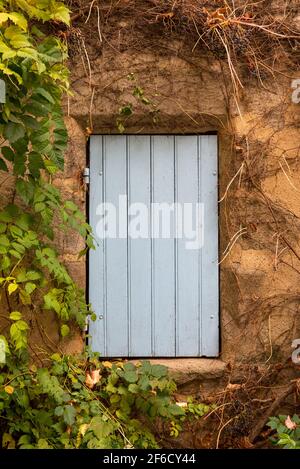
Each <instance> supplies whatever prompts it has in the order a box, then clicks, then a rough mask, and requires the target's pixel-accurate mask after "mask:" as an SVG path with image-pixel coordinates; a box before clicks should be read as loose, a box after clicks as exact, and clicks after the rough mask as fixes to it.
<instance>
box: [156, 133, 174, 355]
mask: <svg viewBox="0 0 300 469" xmlns="http://www.w3.org/2000/svg"><path fill="white" fill-rule="evenodd" d="M152 159H153V162H152V171H153V174H152V185H153V187H152V191H153V194H152V198H153V202H154V203H163V204H174V137H173V136H154V137H152ZM165 206H166V205H165ZM173 213H174V212H173ZM172 218H173V229H172V232H173V233H172V232H171V237H170V238H169V239H162V238H156V239H153V242H152V269H153V274H152V295H153V298H152V305H153V327H154V330H153V348H154V349H153V356H161V357H171V356H175V266H174V248H175V245H174V238H173V236H174V215H173V216H171V220H172ZM157 229H158V220H157V217H156V216H155V214H154V213H153V216H152V230H153V233H155V232H156V230H157ZM172 235H173V236H172Z"/></svg>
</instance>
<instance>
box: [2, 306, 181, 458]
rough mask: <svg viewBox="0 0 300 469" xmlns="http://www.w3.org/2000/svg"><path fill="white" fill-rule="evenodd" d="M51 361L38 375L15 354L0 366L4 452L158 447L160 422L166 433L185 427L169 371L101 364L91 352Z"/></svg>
mask: <svg viewBox="0 0 300 469" xmlns="http://www.w3.org/2000/svg"><path fill="white" fill-rule="evenodd" d="M11 320H12V321H13V322H14V324H16V323H17V322H18V321H20V320H21V316H20V314H19V313H17V312H15V313H13V314H12V315H11ZM50 362H51V365H50V366H49V368H40V369H37V368H36V367H35V366H34V365H29V364H28V363H27V362H21V361H20V359H19V357H17V356H16V354H15V352H13V351H12V353H11V354H10V355H8V357H7V360H6V364H5V365H2V368H1V374H0V417H1V426H0V447H2V448H6V447H15V448H21V449H26V448H50V449H51V448H53V449H59V448H66V449H72V448H131V447H134V448H157V447H158V446H159V444H158V439H159V437H160V435H158V434H157V433H156V432H155V428H156V425H155V424H156V422H157V421H158V420H161V421H162V422H165V427H166V431H167V432H168V434H170V433H171V434H172V432H174V428H176V429H180V428H181V424H182V422H183V420H184V418H185V416H186V414H187V411H186V410H184V409H183V408H181V407H179V406H178V405H177V404H176V402H175V399H174V392H175V390H176V386H175V384H174V382H173V381H172V380H170V378H169V376H168V372H167V369H166V368H165V367H163V366H160V365H152V364H150V363H149V362H148V361H143V362H139V363H136V364H135V365H134V364H132V363H124V362H117V361H115V362H107V361H106V362H105V361H104V362H103V361H99V359H98V358H97V356H96V355H95V354H93V355H92V354H89V353H87V352H86V353H85V354H83V355H81V356H62V355H59V354H58V353H55V354H54V355H52V357H51V358H50ZM93 373H95V374H96V376H97V379H95V381H93V382H92V384H91V382H90V381H89V380H88V377H91V376H94V375H93ZM178 433H179V430H178V431H177V434H176V435H174V436H177V435H178Z"/></svg>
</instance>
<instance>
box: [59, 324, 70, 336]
mask: <svg viewBox="0 0 300 469" xmlns="http://www.w3.org/2000/svg"><path fill="white" fill-rule="evenodd" d="M60 333H61V336H62V337H66V336H67V335H68V334H69V333H70V328H69V326H67V324H63V325H62V326H61V328H60Z"/></svg>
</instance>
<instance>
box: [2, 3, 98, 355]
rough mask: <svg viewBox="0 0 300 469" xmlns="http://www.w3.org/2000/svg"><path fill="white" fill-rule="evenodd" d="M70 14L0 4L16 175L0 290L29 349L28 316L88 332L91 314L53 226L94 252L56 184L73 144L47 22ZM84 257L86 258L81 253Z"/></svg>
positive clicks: (57, 43) (6, 135) (64, 73)
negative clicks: (44, 315)
mask: <svg viewBox="0 0 300 469" xmlns="http://www.w3.org/2000/svg"><path fill="white" fill-rule="evenodd" d="M69 21H70V16H69V10H68V9H67V7H66V6H65V5H64V4H63V3H61V2H57V1H53V0H40V1H39V0H31V1H26V2H25V1H24V0H16V1H1V2H0V77H1V78H2V79H3V80H4V81H5V83H6V103H5V104H3V105H2V106H1V107H2V109H1V114H0V133H1V135H2V141H1V148H0V152H1V153H0V169H1V171H5V172H7V173H9V175H13V176H14V178H15V190H14V193H13V197H12V200H11V203H10V204H9V205H8V206H6V207H5V208H4V209H3V210H2V211H1V212H0V270H1V278H0V289H1V295H2V301H4V303H5V302H6V308H7V310H8V311H9V316H7V317H6V320H7V321H8V324H10V340H11V342H12V343H13V345H14V346H15V348H16V349H17V350H23V349H26V344H27V340H26V333H27V330H28V328H29V326H28V324H27V322H26V321H25V320H24V317H23V312H26V311H27V312H29V313H30V312H31V313H34V314H35V313H36V311H38V305H41V308H42V310H52V311H54V312H55V313H56V315H57V317H58V318H59V320H60V322H61V335H62V336H65V335H67V334H68V331H69V326H68V325H67V322H68V321H69V320H70V319H75V320H76V321H77V323H78V324H79V325H80V326H81V327H83V326H84V322H85V317H86V315H87V314H89V307H88V306H87V305H86V301H85V296H84V292H83V291H80V290H79V289H78V288H77V286H76V285H75V283H74V282H73V280H72V278H71V277H70V275H69V274H68V272H67V270H66V268H65V266H64V265H63V264H62V263H61V261H60V259H59V254H58V253H57V252H56V250H55V248H54V245H53V242H54V229H53V228H54V224H55V226H56V227H59V229H61V230H63V231H66V230H67V229H72V230H76V231H77V232H79V233H80V235H81V236H82V237H83V238H84V239H85V241H86V245H87V247H91V246H92V236H91V230H90V227H89V225H88V224H87V223H86V222H85V217H84V215H83V214H82V213H81V212H80V211H79V210H78V208H77V206H76V205H75V204H74V203H73V202H72V201H62V199H61V196H60V192H59V190H58V189H57V188H55V187H54V186H53V185H52V184H51V182H52V177H53V175H54V174H55V173H56V172H57V171H59V170H62V169H63V165H64V151H65V149H66V145H67V132H66V129H65V125H64V121H63V114H62V109H61V99H62V95H63V93H66V92H68V88H69V84H68V69H67V67H66V64H65V62H66V60H67V48H66V45H65V44H64V43H63V42H62V41H61V40H59V39H58V38H56V37H54V36H51V35H50V36H49V35H46V34H44V33H43V32H42V30H41V29H42V28H41V27H40V25H42V23H44V22H52V23H55V24H56V23H57V24H58V23H65V24H69ZM80 254H81V255H83V254H85V251H83V252H82V253H80Z"/></svg>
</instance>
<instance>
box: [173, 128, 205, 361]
mask: <svg viewBox="0 0 300 469" xmlns="http://www.w3.org/2000/svg"><path fill="white" fill-rule="evenodd" d="M175 155H176V179H175V180H176V191H175V192H176V202H177V203H178V204H179V210H182V212H183V213H182V215H181V216H182V218H183V220H184V225H183V226H182V223H180V227H179V228H184V230H183V229H182V231H183V233H182V237H180V238H178V239H177V241H176V246H177V249H176V270H177V272H176V278H177V282H176V283H177V285H176V290H177V291H176V355H177V356H181V357H183V356H190V357H193V356H197V355H199V340H200V339H199V321H200V317H199V313H200V311H199V309H200V302H199V288H198V285H199V247H198V248H197V246H196V245H195V246H193V245H191V242H193V241H196V240H195V238H193V236H195V237H196V236H197V234H196V233H195V234H194V235H193V231H195V230H196V207H197V206H196V204H197V202H198V139H197V136H178V137H175ZM184 204H191V205H190V207H189V209H190V211H188V207H187V206H185V205H184ZM178 220H180V214H179V213H178ZM191 247H192V248H193V249H189V248H191Z"/></svg>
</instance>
